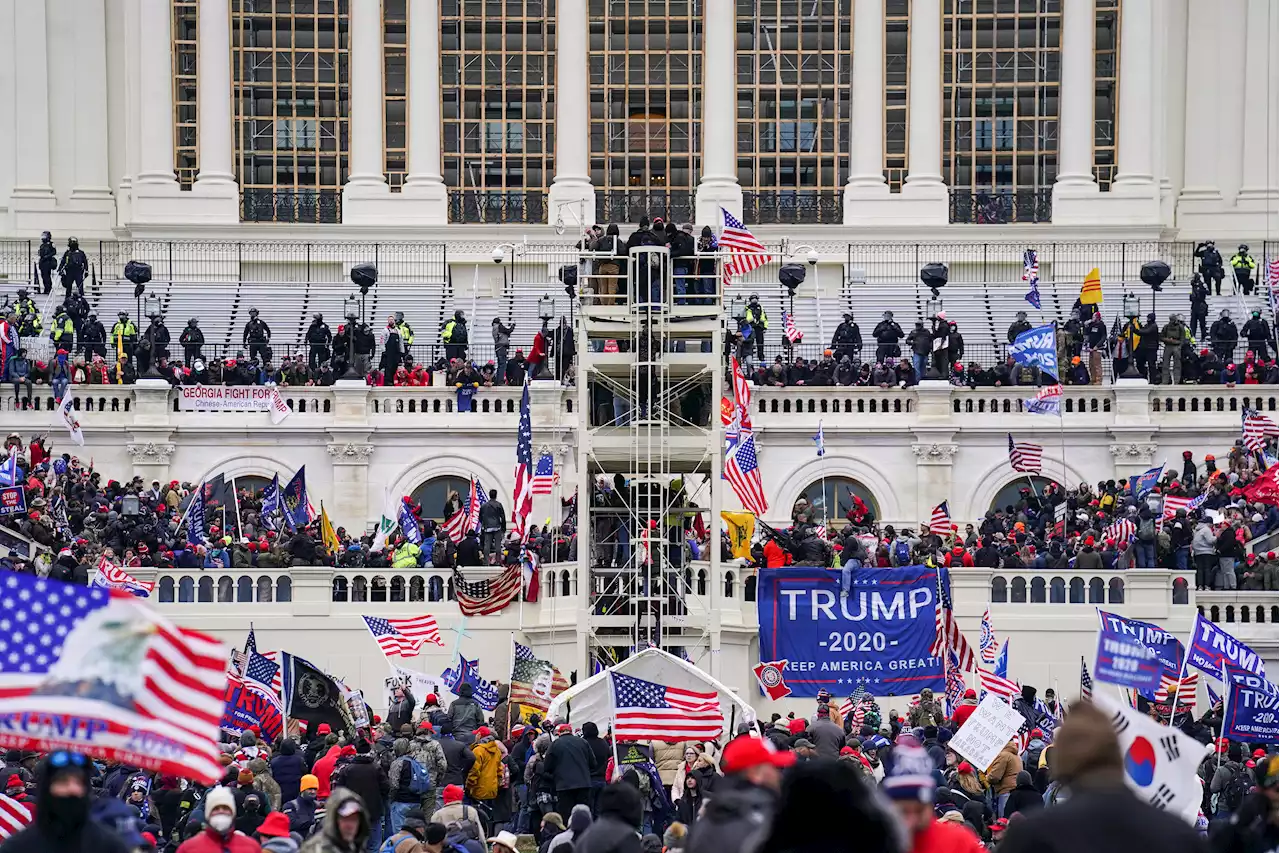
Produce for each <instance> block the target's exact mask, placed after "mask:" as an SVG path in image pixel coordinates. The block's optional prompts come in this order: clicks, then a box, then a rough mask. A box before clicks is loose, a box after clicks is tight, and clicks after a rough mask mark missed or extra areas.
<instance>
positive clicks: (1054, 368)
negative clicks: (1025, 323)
mask: <svg viewBox="0 0 1280 853" xmlns="http://www.w3.org/2000/svg"><path fill="white" fill-rule="evenodd" d="M1009 355H1011V356H1013V360H1014V361H1015V362H1017V363H1018V364H1026V365H1030V366H1032V367H1038V368H1040V370H1041V371H1043V372H1044V373H1047V374H1049V375H1050V376H1052V377H1053V378H1054V379H1057V378H1058V375H1059V374H1058V345H1057V341H1056V340H1055V336H1054V328H1053V326H1052V325H1047V326H1036V327H1035V328H1034V329H1029V330H1027V331H1025V332H1023V333H1022V334H1020V335H1018V337H1017V338H1015V339H1014V341H1013V343H1011V344H1010V345H1009Z"/></svg>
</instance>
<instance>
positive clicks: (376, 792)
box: [333, 752, 391, 815]
mask: <svg viewBox="0 0 1280 853" xmlns="http://www.w3.org/2000/svg"><path fill="white" fill-rule="evenodd" d="M333 787H334V788H347V789H348V790H350V791H351V792H352V793H355V794H359V795H360V799H362V800H364V804H365V808H367V809H368V810H369V814H371V815H380V814H382V802H383V800H385V799H386V798H387V794H389V793H390V792H391V784H390V782H388V780H387V774H386V773H384V772H383V770H382V768H381V767H379V766H378V762H377V761H375V760H374V758H373V754H372V753H368V752H366V753H363V754H361V755H357V756H356V757H355V758H354V759H353V760H352V762H351V763H350V764H348V765H347V766H345V767H343V768H342V769H341V770H339V771H338V773H337V774H335V777H334V780H333Z"/></svg>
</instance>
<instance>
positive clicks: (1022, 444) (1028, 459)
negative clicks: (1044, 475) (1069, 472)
mask: <svg viewBox="0 0 1280 853" xmlns="http://www.w3.org/2000/svg"><path fill="white" fill-rule="evenodd" d="M1008 435H1009V464H1010V465H1011V466H1013V470H1015V471H1017V472H1018V473H1020V474H1039V473H1040V467H1041V466H1040V457H1041V456H1042V455H1043V454H1044V448H1043V447H1041V446H1040V445H1038V444H1032V443H1031V442H1029V441H1017V442H1015V441H1014V440H1013V433H1009V434H1008Z"/></svg>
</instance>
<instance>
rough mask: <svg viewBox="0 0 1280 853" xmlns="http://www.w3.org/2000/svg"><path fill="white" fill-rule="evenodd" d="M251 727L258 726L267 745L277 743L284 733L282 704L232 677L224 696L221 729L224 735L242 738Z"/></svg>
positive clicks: (228, 680)
mask: <svg viewBox="0 0 1280 853" xmlns="http://www.w3.org/2000/svg"><path fill="white" fill-rule="evenodd" d="M250 726H257V727H258V728H259V730H260V731H261V732H262V734H263V735H264V736H265V737H266V739H267V741H268V742H273V741H275V739H276V738H278V737H280V735H281V734H283V733H284V715H283V714H281V713H280V702H279V701H278V700H277V701H272V700H271V698H270V697H268V696H267V695H266V694H265V693H264V692H263V691H262V689H261V688H258V687H255V686H254V685H252V684H248V683H246V682H245V681H244V679H242V678H240V677H239V676H237V675H234V674H230V675H228V676H227V690H226V693H225V694H224V696H223V706H222V720H221V721H220V727H221V729H222V730H223V731H224V732H226V733H228V734H231V735H235V736H237V737H239V736H240V734H241V732H243V731H244V730H245V729H247V728H249V727H250Z"/></svg>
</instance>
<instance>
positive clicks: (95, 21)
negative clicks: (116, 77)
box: [19, 0, 114, 228]
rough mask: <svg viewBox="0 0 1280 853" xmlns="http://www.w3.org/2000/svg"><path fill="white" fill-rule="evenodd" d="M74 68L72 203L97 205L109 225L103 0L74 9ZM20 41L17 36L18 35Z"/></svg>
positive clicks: (84, 2)
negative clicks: (105, 143) (104, 139)
mask: <svg viewBox="0 0 1280 853" xmlns="http://www.w3.org/2000/svg"><path fill="white" fill-rule="evenodd" d="M75 32H76V45H75V50H74V51H72V54H73V57H72V58H73V59H74V62H75V69H76V84H75V116H74V120H73V121H72V122H70V126H71V127H74V128H75V135H76V138H75V152H76V156H75V164H76V168H75V179H74V180H75V184H74V185H73V187H72V189H71V198H72V203H73V205H75V206H77V207H81V206H88V207H91V208H96V209H98V210H99V211H100V212H101V213H102V214H103V216H104V217H106V219H105V221H104V222H103V223H102V227H103V228H109V227H110V226H111V222H110V217H111V215H112V214H113V212H114V211H113V210H112V206H111V186H110V180H109V178H108V177H107V147H106V146H105V145H103V144H102V141H103V138H104V136H105V134H106V132H107V15H106V8H105V5H104V2H103V0H82V2H79V3H77V4H76V10H75ZM19 43H21V38H20V39H19Z"/></svg>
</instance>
